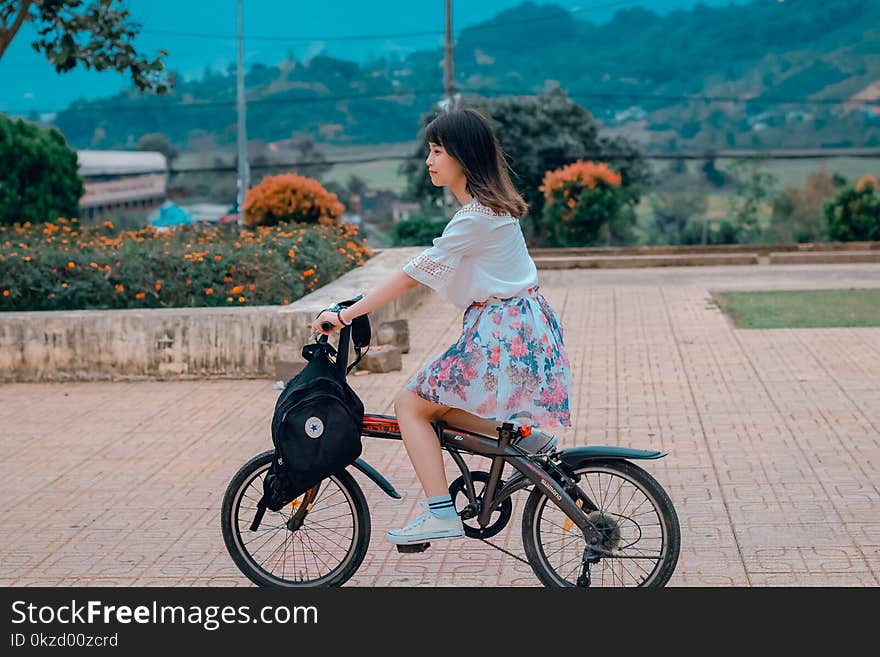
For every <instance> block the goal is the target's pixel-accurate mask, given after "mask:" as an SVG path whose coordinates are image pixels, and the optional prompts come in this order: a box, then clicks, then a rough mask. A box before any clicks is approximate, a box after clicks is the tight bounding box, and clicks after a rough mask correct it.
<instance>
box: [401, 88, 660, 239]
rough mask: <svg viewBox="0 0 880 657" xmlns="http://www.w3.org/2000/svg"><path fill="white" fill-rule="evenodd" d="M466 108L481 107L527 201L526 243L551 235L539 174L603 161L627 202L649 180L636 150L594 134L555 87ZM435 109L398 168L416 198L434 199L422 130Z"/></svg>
mask: <svg viewBox="0 0 880 657" xmlns="http://www.w3.org/2000/svg"><path fill="white" fill-rule="evenodd" d="M467 104H468V105H469V106H472V107H475V108H478V109H480V110H482V111H483V112H484V113H485V114H486V115H487V116H489V117H490V118H491V120H492V124H493V128H494V130H495V134H496V135H497V136H498V140H499V141H500V142H501V146H502V148H503V149H504V152H505V155H506V157H507V160H508V163H509V165H510V169H511V178H512V180H513V183H514V185H516V187H517V189H518V190H519V192H520V193H521V194H522V195H523V198H524V199H525V201H526V203H528V205H529V211H528V215H527V216H526V217H524V218H523V221H522V223H523V229H524V232H525V234H526V238H527V239H528V241H529V243H530V245H531V246H541V245H543V244H545V243H547V242H548V241H549V240H550V239H551V237H552V234H551V231H550V230H549V229H548V227H547V226H545V225H544V222H543V219H542V211H543V207H544V195H543V194H542V193H541V191H540V190H539V189H538V188H539V187H540V185H541V181H542V180H543V178H544V174H545V173H546V172H547V171H548V170H551V169H558V168H560V167H563V166H565V165H568V164H570V163H572V162H574V161H576V160H578V159H582V160H593V161H601V162H606V163H607V164H608V165H609V166H611V167H612V168H613V169H614V170H615V171H618V172H620V174H621V176H622V180H623V184H622V188H621V193H622V194H623V195H624V199H625V201H626V203H627V204H628V205H632V204H635V203H636V202H638V199H639V196H640V194H641V191H642V188H643V186H644V185H646V184H647V183H648V181H649V179H650V175H649V171H648V166H647V164H646V162H645V160H644V158H643V157H642V156H641V153H640V152H639V150H638V149H637V148H636V147H635V146H634V145H633V144H632V143H630V142H629V141H627V140H626V139H624V138H622V137H614V138H605V137H601V136H600V135H599V125H598V123H597V122H596V120H595V119H594V118H593V116H592V114H590V113H589V112H588V111H587V110H586V109H584V108H583V107H581V106H580V105H578V104H577V103H575V102H574V101H572V100H571V99H570V98H569V97H568V95H567V94H566V93H565V92H564V91H563V90H562V89H560V88H559V86H558V85H554V86H551V87H549V88H547V89H546V90H545V91H544V92H542V93H541V94H539V95H537V96H524V97H503V98H490V99H486V98H479V97H475V98H473V99H470V101H469V102H468V103H467ZM439 111H441V110H439V109H437V108H435V109H434V110H433V111H432V112H429V113H428V114H425V115H423V116H422V130H421V133H420V143H419V150H418V151H417V152H416V153H414V154H413V158H412V159H410V160H406V161H405V162H404V163H403V164H402V165H401V167H400V171H401V173H402V174H403V175H404V176H406V179H407V194H408V195H409V196H411V197H413V198H416V199H433V200H436V199H439V198H441V191H440V189H439V188H436V187H434V185H433V184H432V183H431V180H430V178H429V176H428V174H427V167H426V166H425V155H426V152H425V143H424V128H425V127H426V126H427V124H428V123H430V121H431V120H432V119H433V118H434V117H435V116H437V114H438V113H439Z"/></svg>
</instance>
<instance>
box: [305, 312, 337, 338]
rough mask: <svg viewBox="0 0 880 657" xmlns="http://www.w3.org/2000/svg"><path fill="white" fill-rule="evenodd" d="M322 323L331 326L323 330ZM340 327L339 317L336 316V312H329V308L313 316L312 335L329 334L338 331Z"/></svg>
mask: <svg viewBox="0 0 880 657" xmlns="http://www.w3.org/2000/svg"><path fill="white" fill-rule="evenodd" d="M323 324H331V325H332V328H331V329H330V330H329V331H326V330H324V327H323ZM341 328H342V324H341V323H340V321H339V318H338V317H337V316H336V313H334V312H331V311H329V310H324V311H322V312H321V314H320V315H318V316H317V317H316V318H315V321H314V322H312V335H318V334H321V335H330V334H331V333H333V332H334V331H338V330H339V329H341Z"/></svg>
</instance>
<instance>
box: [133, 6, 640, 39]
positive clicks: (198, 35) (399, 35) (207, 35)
mask: <svg viewBox="0 0 880 657" xmlns="http://www.w3.org/2000/svg"><path fill="white" fill-rule="evenodd" d="M642 4H644V3H643V2H639V1H638V0H620V1H618V2H607V3H605V4H601V5H591V6H586V7H572V8H571V9H569V10H566V11H562V12H556V13H553V14H549V15H546V16H541V17H539V18H524V19H520V20H511V21H506V22H501V23H488V22H487V21H484V22H482V23H477V24H475V25H471V26H469V27H464V28H462V29H461V30H459V34H460V33H461V32H464V31H466V30H475V29H479V30H481V31H482V30H494V29H498V28H503V27H509V26H512V25H524V24H530V25H531V24H534V23H539V22H542V21H548V20H556V19H559V18H563V17H570V16H571V15H572V14H574V13H578V12H581V11H583V10H587V11H592V10H598V9H611V8H613V7H620V6H625V5H642ZM490 20H491V19H490ZM140 33H141V34H159V35H162V36H179V37H187V38H192V39H224V40H227V39H228V40H234V39H235V38H236V37H235V36H234V35H231V34H220V33H216V32H213V33H212V32H179V31H177V30H162V29H159V30H154V29H147V30H141V31H140ZM444 34H445V30H424V31H420V32H391V33H387V34H350V35H345V36H294V37H285V36H265V35H246V36H245V37H244V38H245V40H246V41H280V42H293V41H306V42H309V41H379V40H382V39H409V38H421V37H426V36H443V35H444Z"/></svg>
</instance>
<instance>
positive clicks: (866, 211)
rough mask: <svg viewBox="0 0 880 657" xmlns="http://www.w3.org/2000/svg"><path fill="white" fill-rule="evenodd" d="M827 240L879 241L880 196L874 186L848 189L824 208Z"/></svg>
mask: <svg viewBox="0 0 880 657" xmlns="http://www.w3.org/2000/svg"><path fill="white" fill-rule="evenodd" d="M825 220H826V221H827V222H828V237H829V238H831V239H832V240H834V241H839V242H858V241H874V240H880V196H878V194H877V190H876V189H875V187H874V186H872V185H864V186H862V187H861V188H860V189H856V188H854V187H848V188H846V189H844V190H842V191H841V192H840V193H839V194H838V195H837V196H836V197H835V198H834V199H832V200H831V201H828V202H827V203H826V204H825Z"/></svg>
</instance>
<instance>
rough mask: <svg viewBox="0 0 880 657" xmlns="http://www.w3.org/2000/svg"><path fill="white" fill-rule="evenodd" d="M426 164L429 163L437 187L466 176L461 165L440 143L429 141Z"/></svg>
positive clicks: (429, 169) (432, 178)
mask: <svg viewBox="0 0 880 657" xmlns="http://www.w3.org/2000/svg"><path fill="white" fill-rule="evenodd" d="M425 164H427V165H428V174H429V175H430V176H431V182H432V183H434V186H435V187H445V186H447V185H451V184H453V183H455V182H457V181H459V180H461V179H462V178H464V172H463V171H462V170H461V165H460V164H459V163H458V161H457V160H455V158H453V157H452V156H451V155H449V154H448V153H447V152H446V149H445V148H443V147H442V146H441V145H440V144H435V143H434V142H431V141H429V142H428V157H427V159H426V160H425Z"/></svg>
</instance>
